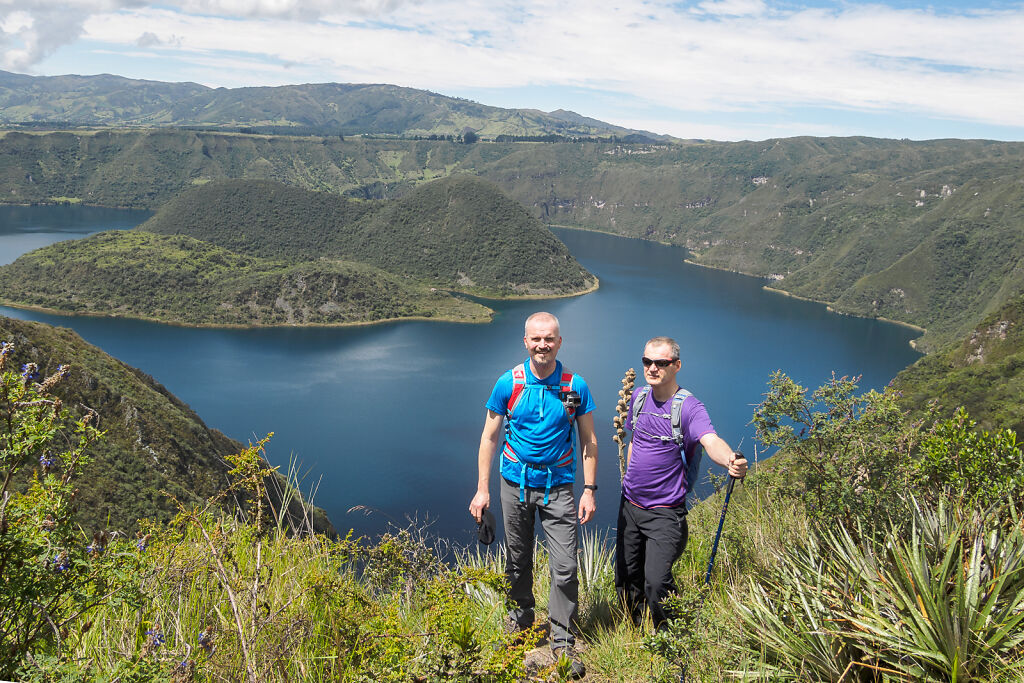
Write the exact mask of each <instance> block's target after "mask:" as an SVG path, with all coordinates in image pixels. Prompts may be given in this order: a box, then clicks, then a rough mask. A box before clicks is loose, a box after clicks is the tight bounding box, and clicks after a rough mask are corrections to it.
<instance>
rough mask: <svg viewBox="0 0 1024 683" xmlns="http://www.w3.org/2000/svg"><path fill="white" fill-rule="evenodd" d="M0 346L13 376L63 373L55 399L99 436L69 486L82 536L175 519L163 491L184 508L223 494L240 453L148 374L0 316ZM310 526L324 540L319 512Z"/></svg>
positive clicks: (66, 336)
mask: <svg viewBox="0 0 1024 683" xmlns="http://www.w3.org/2000/svg"><path fill="white" fill-rule="evenodd" d="M0 340H3V341H6V342H13V343H14V345H15V355H14V358H13V363H15V364H16V365H14V367H19V366H20V364H22V363H27V362H33V363H36V364H37V365H38V366H39V369H40V372H41V373H42V374H43V375H44V376H45V375H49V374H52V373H53V372H55V371H56V368H57V366H58V365H60V364H65V365H70V366H71V373H70V375H69V376H68V377H67V378H66V379H64V380H63V381H62V382H61V383H60V384H58V385H57V388H56V390H55V393H56V394H57V395H58V396H59V397H60V398H61V399H62V401H63V402H64V404H65V406H66V407H67V408H68V409H69V410H70V411H72V412H73V413H76V414H79V415H80V414H81V413H82V411H83V410H84V408H83V406H88V407H90V408H93V409H94V410H95V411H96V412H97V413H98V414H99V427H100V429H102V430H104V431H105V432H106V436H105V437H104V438H103V439H101V440H100V441H99V442H98V443H97V444H96V445H95V446H94V447H93V448H91V449H90V453H91V454H92V455H93V458H94V459H93V462H92V463H91V464H89V465H88V466H87V467H86V468H85V469H84V470H83V471H82V472H81V473H80V476H78V477H77V478H76V481H77V482H78V485H79V493H78V495H77V496H76V498H75V500H76V503H77V505H78V508H79V511H78V516H77V519H78V521H79V522H80V523H81V524H82V525H83V526H84V527H85V531H86V533H91V532H92V531H94V530H97V529H120V530H122V531H133V530H134V529H136V528H137V523H138V520H139V519H144V518H148V519H152V520H160V521H166V520H169V519H170V518H171V517H173V516H174V514H175V513H176V512H177V510H176V508H175V506H174V502H173V501H172V500H171V499H170V498H168V497H167V496H166V495H165V494H164V493H162V492H163V491H166V492H167V493H170V494H171V495H173V496H174V497H176V498H177V499H178V500H180V501H181V502H183V503H185V504H192V503H198V502H202V501H203V500H204V499H206V498H208V497H209V496H212V495H213V494H215V493H217V492H218V491H220V490H222V489H223V488H224V487H225V486H226V485H227V483H228V474H227V472H228V470H229V469H230V467H229V465H228V463H227V461H226V460H225V459H224V457H225V456H227V455H230V454H232V453H237V452H239V451H240V450H241V449H242V447H243V444H241V443H239V442H238V441H235V440H234V439H229V438H228V437H226V436H224V435H223V434H221V433H220V432H218V431H217V430H215V429H210V428H209V427H207V426H206V424H205V423H203V421H202V419H200V417H199V416H198V415H196V414H195V413H194V412H193V411H192V410H191V409H190V408H189V407H188V406H187V405H185V404H184V403H183V402H182V401H181V400H180V399H179V398H177V397H176V396H174V395H173V394H171V392H169V391H168V390H167V389H166V388H164V387H163V386H162V385H160V384H159V383H157V382H156V381H155V380H154V379H153V378H152V377H150V376H149V375H147V374H145V373H143V372H141V371H140V370H137V369H135V368H133V367H130V366H128V365H125V364H124V363H122V362H120V361H118V360H116V359H114V358H112V357H111V356H109V355H107V354H106V353H104V352H103V351H101V350H100V349H98V348H96V347H95V346H92V345H91V344H88V343H86V342H85V341H83V340H82V338H81V337H79V336H78V335H77V334H76V333H75V332H73V331H71V330H69V329H66V328H60V327H51V326H49V325H44V324H42V323H35V322H25V321H21V320H14V319H12V318H7V317H4V316H0ZM271 428H272V425H268V426H267V429H268V431H269V430H270V429H271ZM270 448H273V441H271V444H270ZM278 500H280V499H278ZM296 512H297V511H296ZM314 522H315V525H316V528H318V529H319V530H321V531H324V532H332V531H333V528H332V527H331V524H330V522H329V521H328V520H327V517H326V515H325V514H324V513H323V511H321V510H317V511H316V516H315V517H314Z"/></svg>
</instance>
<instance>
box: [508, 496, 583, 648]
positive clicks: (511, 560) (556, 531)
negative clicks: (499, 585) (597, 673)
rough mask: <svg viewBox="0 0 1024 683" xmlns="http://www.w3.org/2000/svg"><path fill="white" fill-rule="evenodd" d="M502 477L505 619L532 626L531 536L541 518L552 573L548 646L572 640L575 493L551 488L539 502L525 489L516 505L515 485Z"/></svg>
mask: <svg viewBox="0 0 1024 683" xmlns="http://www.w3.org/2000/svg"><path fill="white" fill-rule="evenodd" d="M500 479H501V516H502V519H503V521H504V524H505V544H506V548H507V551H506V556H505V578H507V579H508V583H509V596H508V597H509V603H510V605H509V617H510V618H511V619H513V620H515V622H516V623H517V624H519V626H520V628H529V627H531V626H533V619H534V613H533V610H534V606H535V602H536V601H535V600H534V598H533V538H534V522H535V520H536V518H537V517H538V516H539V517H540V525H541V528H542V529H543V530H544V536H545V539H546V541H545V543H544V546H545V548H547V551H548V558H549V559H548V567H549V569H550V570H551V592H550V594H549V595H548V618H549V619H550V621H551V639H550V640H551V646H552V647H562V646H571V645H573V644H575V642H576V636H575V632H576V614H577V610H578V607H579V592H580V582H579V577H578V576H577V574H576V550H577V535H576V495H575V494H574V493H573V490H572V484H564V485H562V486H556V487H554V488H552V489H551V491H550V493H549V494H548V503H547V505H545V504H544V491H543V489H540V490H538V489H526V495H525V500H524V502H520V501H519V487H518V486H517V485H514V484H510V483H509V482H508V481H507V480H506V479H504V478H500Z"/></svg>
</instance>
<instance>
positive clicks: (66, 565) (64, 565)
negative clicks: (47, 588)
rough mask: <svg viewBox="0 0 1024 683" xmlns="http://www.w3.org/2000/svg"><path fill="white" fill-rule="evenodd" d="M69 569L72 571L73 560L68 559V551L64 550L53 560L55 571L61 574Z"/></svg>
mask: <svg viewBox="0 0 1024 683" xmlns="http://www.w3.org/2000/svg"><path fill="white" fill-rule="evenodd" d="M69 569H71V559H70V558H69V557H68V551H66V550H62V551H60V552H59V553H57V556H56V557H54V558H53V571H55V572H57V573H60V572H65V571H67V570H69Z"/></svg>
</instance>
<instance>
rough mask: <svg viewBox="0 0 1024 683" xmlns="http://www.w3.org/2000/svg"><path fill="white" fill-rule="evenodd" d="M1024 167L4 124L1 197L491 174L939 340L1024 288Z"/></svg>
mask: <svg viewBox="0 0 1024 683" xmlns="http://www.w3.org/2000/svg"><path fill="white" fill-rule="evenodd" d="M1022 169H1024V144H1022V143H1002V142H991V141H980V140H933V141H926V142H911V141H899V140H876V139H869V138H842V139H840V138H792V139H785V140H768V141H762V142H738V143H701V144H688V145H651V144H637V145H629V144H616V145H612V144H598V143H590V144H570V143H554V144H526V143H520V144H515V143H507V144H506V143H502V144H498V143H477V144H474V145H462V144H453V143H451V142H445V141H425V140H420V141H412V140H364V139H352V138H346V139H344V140H340V139H338V138H337V137H333V138H331V137H326V138H296V137H268V136H257V135H248V136H246V135H228V134H218V133H200V132H195V131H181V130H160V131H150V132H145V131H137V132H101V133H96V134H71V133H53V134H47V135H28V134H24V133H7V134H6V135H5V136H4V137H3V138H2V139H0V197H4V198H5V199H6V201H19V202H47V201H54V199H55V198H75V199H78V200H81V201H84V202H88V203H95V204H101V205H105V206H133V207H140V208H156V207H159V206H160V205H162V204H163V203H165V202H166V201H168V200H169V199H171V198H172V197H173V196H175V195H176V194H178V193H180V192H182V191H183V190H184V189H187V188H190V187H192V186H193V185H194V184H196V183H202V182H206V181H208V180H215V179H222V178H251V179H273V180H277V181H279V182H282V183H285V184H287V185H291V186H295V187H300V188H305V189H310V190H318V191H326V192H331V193H335V194H339V193H340V194H346V195H348V196H353V197H363V198H389V199H390V198H396V197H402V196H405V195H408V194H410V193H411V192H412V191H413V190H414V189H415V188H416V187H418V186H419V185H421V184H425V183H427V182H429V181H431V180H432V179H436V178H438V177H442V176H450V175H454V174H458V173H465V174H471V175H477V176H481V177H483V178H485V179H488V180H490V181H492V182H493V183H495V184H496V185H497V186H498V187H499V188H501V189H502V190H503V191H504V192H506V193H507V194H508V195H509V196H511V197H512V198H514V199H516V200H518V201H519V203H521V204H522V205H523V206H524V207H526V209H527V211H529V212H531V213H533V215H534V216H536V217H538V218H540V219H541V220H542V221H545V222H548V223H555V224H565V225H570V226H575V227H582V228H586V229H592V230H601V231H606V232H612V233H617V234H622V235H627V236H632V237H642V238H646V239H653V240H658V241H663V242H668V243H673V244H679V245H683V246H686V247H688V248H689V249H691V251H692V252H693V254H694V255H693V259H694V260H695V261H696V262H698V263H703V264H707V265H710V266H715V267H721V268H728V269H732V270H737V271H741V272H746V273H751V274H755V275H761V276H766V277H771V278H772V280H773V282H772V285H773V286H774V287H777V288H779V289H782V290H785V291H788V292H790V293H793V294H797V295H800V296H804V297H808V298H813V299H816V300H819V301H825V302H828V303H830V304H831V305H832V306H833V307H835V308H836V309H837V310H840V311H845V312H851V313H856V314H859V315H880V316H885V317H889V318H894V319H897V320H902V321H905V322H910V323H914V324H916V325H919V326H922V327H926V328H927V329H928V332H927V333H926V334H925V336H924V337H923V338H922V339H921V340H920V345H921V348H922V349H924V350H934V349H937V348H941V347H942V346H944V345H945V344H948V343H951V342H952V341H954V340H955V339H958V338H960V337H962V336H963V335H965V334H967V333H968V332H969V331H970V330H971V329H973V327H974V325H976V324H977V323H978V322H979V321H980V320H981V319H982V318H983V317H984V316H985V315H987V314H989V313H992V312H994V311H995V310H997V309H998V308H999V306H1000V305H1002V304H1003V303H1005V302H1006V301H1008V300H1010V299H1011V298H1012V297H1013V296H1015V295H1016V294H1018V293H1021V291H1022V289H1021V280H1020V272H1019V271H1020V267H1019V265H1018V263H1019V260H1020V257H1021V247H1020V243H1021V235H1022V231H1021V226H1022V222H1024V218H1022V216H1024V186H1022V185H1021V183H1020V179H1021V173H1022ZM966 273H970V274H971V276H970V277H968V278H965V277H963V276H964V274H966Z"/></svg>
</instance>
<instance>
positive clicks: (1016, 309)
mask: <svg viewBox="0 0 1024 683" xmlns="http://www.w3.org/2000/svg"><path fill="white" fill-rule="evenodd" d="M895 384H896V386H897V388H899V389H900V391H902V392H903V403H904V405H905V406H906V407H907V408H910V409H913V410H915V411H916V412H918V413H920V412H922V408H923V407H924V406H925V405H927V403H928V402H929V401H931V400H933V399H934V400H937V401H938V402H939V404H940V405H941V411H940V414H941V415H943V416H949V415H950V414H952V412H953V411H954V410H955V409H956V408H957V407H958V406H964V407H965V408H967V410H968V412H969V413H970V416H971V418H973V419H975V420H977V421H978V424H979V425H980V426H981V427H983V428H985V429H988V430H990V431H992V430H995V429H1013V430H1014V431H1016V432H1017V434H1018V437H1019V438H1024V297H1017V298H1016V299H1014V300H1013V301H1011V302H1010V303H1008V304H1007V305H1005V306H1003V307H1002V308H1001V309H1000V310H998V311H996V312H995V313H993V314H992V315H990V316H988V317H987V318H985V320H983V321H982V322H981V324H979V325H978V326H977V328H976V329H975V330H973V331H972V332H971V333H970V334H969V335H968V336H967V337H966V338H965V339H963V340H962V341H961V342H959V343H958V344H955V345H953V346H951V347H950V348H948V349H946V350H945V351H942V352H940V353H934V354H931V355H929V356H925V357H924V358H921V359H920V360H919V361H917V362H916V363H914V364H913V365H912V366H910V367H909V368H907V369H906V370H904V371H903V372H901V373H900V374H899V375H897V377H896V381H895Z"/></svg>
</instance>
